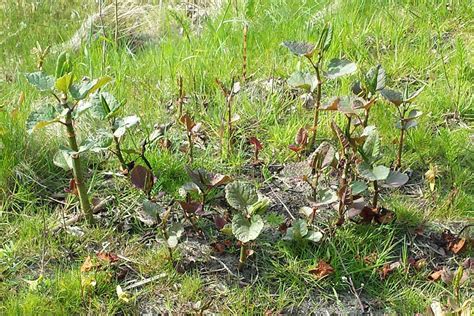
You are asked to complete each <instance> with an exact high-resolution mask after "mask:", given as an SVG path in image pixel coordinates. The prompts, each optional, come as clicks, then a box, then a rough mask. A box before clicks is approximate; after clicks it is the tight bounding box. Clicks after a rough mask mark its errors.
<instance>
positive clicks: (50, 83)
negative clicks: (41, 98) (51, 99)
mask: <svg viewBox="0 0 474 316" xmlns="http://www.w3.org/2000/svg"><path fill="white" fill-rule="evenodd" d="M25 77H26V80H28V82H29V83H30V84H32V85H33V86H35V87H36V89H38V90H39V91H50V90H52V89H53V87H54V83H55V82H56V79H55V78H54V77H53V76H49V75H47V74H45V73H44V72H42V71H38V72H32V73H27V74H25Z"/></svg>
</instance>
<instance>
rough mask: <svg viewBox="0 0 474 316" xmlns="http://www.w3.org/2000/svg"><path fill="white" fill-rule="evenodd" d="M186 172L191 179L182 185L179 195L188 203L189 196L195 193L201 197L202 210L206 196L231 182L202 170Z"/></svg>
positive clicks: (188, 170) (224, 177)
mask: <svg viewBox="0 0 474 316" xmlns="http://www.w3.org/2000/svg"><path fill="white" fill-rule="evenodd" d="M186 172H187V173H188V175H189V177H190V178H191V181H192V182H190V183H186V184H184V185H183V186H182V187H181V189H180V191H181V195H182V196H185V197H186V202H190V196H189V195H190V194H191V193H197V194H199V195H200V196H201V201H200V202H201V204H202V208H203V209H204V206H205V205H206V202H207V196H208V194H209V193H210V192H211V191H212V190H213V189H215V188H217V187H219V186H222V185H225V184H227V183H229V182H230V181H231V178H230V177H229V176H226V175H222V174H219V173H212V172H208V171H206V170H203V169H197V170H191V169H189V168H186Z"/></svg>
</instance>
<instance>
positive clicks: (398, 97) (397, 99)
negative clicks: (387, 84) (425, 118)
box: [380, 89, 403, 106]
mask: <svg viewBox="0 0 474 316" xmlns="http://www.w3.org/2000/svg"><path fill="white" fill-rule="evenodd" d="M380 94H381V95H382V96H383V97H384V98H385V99H387V100H388V101H390V102H391V103H393V104H394V105H396V106H400V104H402V103H403V95H402V93H401V92H400V91H395V90H391V89H382V91H380Z"/></svg>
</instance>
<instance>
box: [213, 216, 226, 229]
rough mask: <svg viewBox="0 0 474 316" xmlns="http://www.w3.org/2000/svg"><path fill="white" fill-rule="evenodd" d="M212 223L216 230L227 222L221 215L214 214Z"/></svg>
mask: <svg viewBox="0 0 474 316" xmlns="http://www.w3.org/2000/svg"><path fill="white" fill-rule="evenodd" d="M214 224H215V225H216V228H217V229H218V230H221V229H222V228H224V226H225V225H226V224H227V221H226V220H225V219H224V218H223V217H220V216H214Z"/></svg>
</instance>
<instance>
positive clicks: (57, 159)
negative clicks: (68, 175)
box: [53, 147, 73, 171]
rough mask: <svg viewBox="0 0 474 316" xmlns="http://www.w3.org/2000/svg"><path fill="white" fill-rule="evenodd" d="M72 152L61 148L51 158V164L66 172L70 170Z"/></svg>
mask: <svg viewBox="0 0 474 316" xmlns="http://www.w3.org/2000/svg"><path fill="white" fill-rule="evenodd" d="M71 153H72V151H71V150H70V149H69V148H66V147H61V148H60V149H59V150H58V151H57V152H56V154H55V155H54V157H53V163H54V164H55V165H56V166H58V167H59V168H62V169H64V170H66V171H69V170H72V167H73V164H72V157H71Z"/></svg>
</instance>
